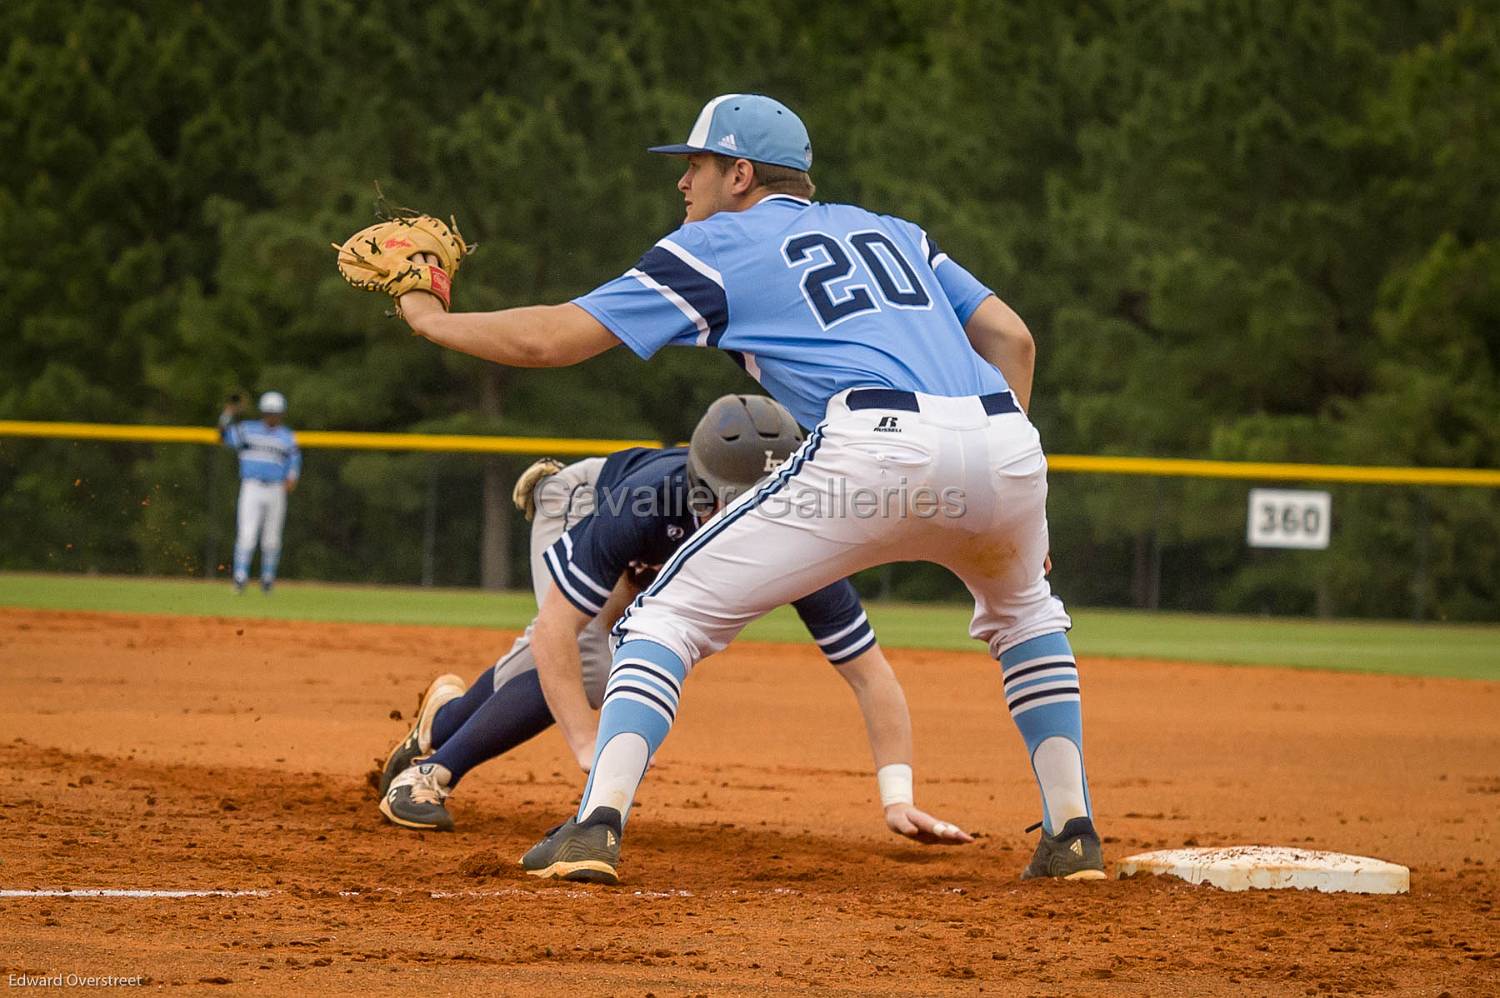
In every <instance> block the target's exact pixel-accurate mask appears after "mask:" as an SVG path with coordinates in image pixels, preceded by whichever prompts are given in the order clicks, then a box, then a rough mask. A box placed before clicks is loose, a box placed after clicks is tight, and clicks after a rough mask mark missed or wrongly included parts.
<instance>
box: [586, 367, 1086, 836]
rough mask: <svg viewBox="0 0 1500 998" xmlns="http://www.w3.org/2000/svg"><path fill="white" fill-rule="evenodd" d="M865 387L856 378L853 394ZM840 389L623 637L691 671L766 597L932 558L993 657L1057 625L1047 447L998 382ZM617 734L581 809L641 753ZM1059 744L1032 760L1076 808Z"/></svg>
mask: <svg viewBox="0 0 1500 998" xmlns="http://www.w3.org/2000/svg"><path fill="white" fill-rule="evenodd" d="M865 391H867V390H862V389H855V390H854V392H858V393H861V395H860V396H859V397H858V402H859V404H860V405H864V404H865V403H866V402H867V400H868V399H869V397H870V396H868V395H864V394H863V392H865ZM851 394H852V393H851V392H848V391H846V392H842V393H840V394H838V395H836V396H834V397H833V399H832V400H831V401H830V402H829V406H828V410H827V417H826V418H825V420H824V422H823V423H822V424H821V425H820V426H819V428H818V429H816V430H814V431H813V433H812V434H811V435H810V436H809V437H808V440H807V442H806V443H805V444H804V445H803V447H802V449H801V450H799V451H798V452H797V453H796V454H794V455H793V456H792V457H791V458H790V459H789V460H788V461H787V462H786V463H785V464H783V465H782V466H781V468H780V469H779V470H778V472H777V473H776V474H775V475H773V476H772V478H771V479H770V480H769V481H768V482H767V483H766V484H765V485H763V486H761V487H760V488H759V489H757V490H756V491H755V492H752V493H749V494H746V495H744V496H741V497H740V498H739V499H738V500H736V501H735V502H734V503H733V504H732V505H730V506H729V508H727V509H726V510H724V511H723V512H721V513H720V514H719V515H718V516H717V517H715V518H714V519H713V520H711V521H709V523H708V524H706V525H704V527H703V528H702V529H701V530H700V531H699V532H698V533H697V534H696V535H695V536H694V537H693V538H692V539H691V540H690V541H689V542H688V543H687V544H685V545H683V547H682V548H680V549H679V550H678V552H677V554H676V555H674V557H673V558H672V559H671V560H670V561H668V563H667V564H666V565H665V566H664V567H663V569H662V571H661V574H660V576H659V577H658V580H657V582H656V583H655V584H653V585H652V586H651V587H650V588H649V589H647V590H646V592H645V593H644V594H643V595H642V596H641V597H640V598H639V599H638V600H637V601H636V603H635V604H634V605H632V607H631V608H630V610H629V611H628V612H627V614H626V616H625V617H624V618H623V619H622V620H621V623H620V625H619V630H620V632H621V640H622V642H623V641H629V640H632V639H646V640H649V641H654V642H656V643H658V644H661V645H663V646H665V647H666V648H667V649H668V650H670V651H671V652H673V653H674V654H675V655H676V656H677V657H678V658H679V659H681V660H682V661H683V662H684V663H686V664H687V666H688V667H689V668H691V667H692V666H693V664H694V663H696V662H698V661H700V660H701V659H703V658H705V657H706V656H708V655H712V654H713V653H714V652H716V651H719V650H720V649H722V648H724V647H725V646H726V645H728V644H729V643H730V642H731V641H732V640H733V639H734V637H735V635H737V634H738V633H739V632H740V630H741V629H742V628H743V627H744V626H745V625H746V624H748V623H750V622H751V621H753V620H755V619H756V618H758V617H760V616H761V615H763V614H765V613H767V612H768V611H770V610H772V609H774V608H775V607H778V606H780V605H781V604H783V603H787V602H790V601H791V600H793V599H796V598H797V597H800V596H804V595H806V594H807V593H809V592H812V591H814V590H816V589H818V588H820V587H821V586H824V585H827V584H828V583H830V582H833V581H834V580H836V579H841V578H844V577H845V576H848V575H852V574H853V573H855V572H857V571H860V570H862V569H865V568H870V567H873V566H875V565H881V564H885V563H887V562H895V561H930V562H936V563H937V564H939V565H943V566H945V567H947V568H949V569H950V570H952V571H953V572H954V573H955V574H956V575H957V576H958V577H959V578H960V579H961V580H963V583H964V585H965V586H967V587H968V589H969V592H970V593H972V594H973V596H974V616H973V620H972V623H971V625H970V628H969V633H970V634H971V635H972V636H973V637H975V638H978V639H979V640H981V641H984V642H986V643H987V644H988V645H989V650H990V654H991V656H992V657H994V658H996V659H998V658H999V657H1000V655H1001V653H1002V652H1004V651H1006V650H1007V649H1009V648H1011V647H1013V646H1015V645H1018V644H1021V643H1022V642H1024V641H1027V640H1030V639H1032V638H1036V637H1039V636H1041V635H1045V634H1052V633H1057V632H1061V631H1065V630H1067V629H1068V628H1069V627H1070V626H1071V621H1070V620H1069V618H1068V615H1067V613H1066V612H1064V610H1063V606H1062V603H1061V602H1060V601H1059V600H1057V599H1056V598H1055V597H1054V596H1053V595H1052V591H1051V587H1050V586H1049V585H1048V583H1047V579H1046V576H1045V573H1044V569H1043V566H1044V563H1045V561H1046V557H1047V552H1048V546H1049V545H1048V537H1047V516H1046V502H1047V462H1046V458H1045V456H1044V455H1043V452H1042V447H1041V440H1040V438H1039V436H1038V434H1037V431H1036V429H1035V428H1034V427H1033V426H1032V425H1031V423H1030V422H1029V421H1028V420H1027V418H1026V417H1025V415H1023V414H1021V413H1020V412H1019V411H1018V410H1017V409H1016V408H1015V407H1014V402H1013V400H1012V399H1011V398H1010V397H1009V395H1008V393H1005V398H1004V402H1005V406H1006V408H1008V409H1010V410H1011V411H1008V412H1002V413H998V414H996V415H990V414H989V413H988V412H987V411H986V409H985V405H984V403H983V402H982V401H981V399H979V398H977V397H961V398H945V397H939V396H929V395H922V394H915V395H912V394H910V393H906V394H907V397H908V398H910V399H914V400H915V402H916V404H917V406H918V408H919V411H915V412H913V411H908V410H905V409H897V408H890V409H883V408H857V409H851V408H850V405H849V396H850V395H851ZM1073 682H1076V680H1073ZM1073 698H1074V699H1076V693H1074V694H1073ZM620 742H621V745H620V748H621V751H620V752H618V753H616V752H613V751H610V752H606V753H605V754H604V755H602V756H601V758H600V759H599V762H598V767H596V771H595V773H594V780H593V783H592V785H591V788H590V793H589V797H588V800H587V801H586V802H585V803H584V806H583V807H582V808H581V809H580V814H581V815H587V814H589V813H590V812H591V811H592V810H593V808H594V807H596V806H601V805H602V806H606V807H615V808H617V809H619V810H621V813H622V814H623V813H624V810H625V809H626V808H628V807H629V802H630V800H631V798H632V797H633V796H634V787H635V785H636V781H637V780H638V779H639V777H640V775H641V774H642V773H643V771H644V769H645V764H646V760H647V756H648V754H649V750H648V747H647V745H646V743H645V742H644V740H642V739H639V738H636V739H621V740H620ZM1059 744H1060V745H1061V744H1062V743H1061V740H1059ZM627 746H629V748H628V749H627ZM1062 747H1063V749H1064V756H1065V757H1063V758H1057V759H1050V758H1049V759H1042V758H1039V760H1038V762H1039V765H1041V766H1043V767H1045V768H1046V769H1048V770H1051V771H1052V773H1053V774H1055V775H1047V776H1044V781H1045V780H1047V779H1051V780H1053V781H1055V782H1059V783H1060V784H1062V785H1064V786H1065V787H1066V788H1067V789H1066V795H1067V797H1068V798H1069V810H1072V811H1075V813H1085V812H1084V804H1083V800H1084V793H1085V791H1084V789H1083V785H1082V771H1081V760H1080V759H1079V757H1078V755H1077V752H1076V750H1075V749H1073V748H1072V747H1071V746H1065V745H1063V746H1062ZM611 748H613V746H611ZM1074 774H1076V775H1074ZM621 791H623V793H622V792H621ZM621 805H624V807H621Z"/></svg>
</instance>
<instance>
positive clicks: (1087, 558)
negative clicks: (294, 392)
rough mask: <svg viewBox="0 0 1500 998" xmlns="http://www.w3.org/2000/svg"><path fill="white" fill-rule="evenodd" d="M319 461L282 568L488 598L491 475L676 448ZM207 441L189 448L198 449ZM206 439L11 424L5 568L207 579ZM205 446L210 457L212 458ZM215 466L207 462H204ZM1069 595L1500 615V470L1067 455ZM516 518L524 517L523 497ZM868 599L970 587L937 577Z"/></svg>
mask: <svg viewBox="0 0 1500 998" xmlns="http://www.w3.org/2000/svg"><path fill="white" fill-rule="evenodd" d="M297 439H298V442H299V444H300V445H301V446H302V447H303V448H304V449H307V450H318V451H327V452H330V453H326V454H320V455H318V456H317V457H316V458H312V459H309V460H308V461H307V463H306V468H305V471H304V476H303V487H302V488H301V489H299V492H298V496H297V498H295V499H294V501H293V509H292V512H291V515H290V517H289V521H288V531H287V541H286V554H285V556H284V571H286V572H287V574H289V575H291V576H300V577H304V578H319V579H328V580H331V581H339V580H350V581H353V580H358V581H376V582H396V583H399V582H420V583H423V584H427V585H432V584H443V585H468V584H477V583H478V582H479V581H480V580H479V573H478V568H477V565H478V560H479V555H478V551H479V550H480V548H481V546H482V545H483V544H485V543H489V544H491V545H493V544H494V543H495V542H496V540H497V536H496V535H497V534H498V535H500V536H499V538H498V539H499V540H500V541H501V542H502V545H501V546H502V547H504V548H505V549H506V552H507V553H506V554H505V556H504V560H505V563H506V565H507V567H508V569H509V571H508V572H507V573H504V574H505V575H506V576H507V577H506V578H504V579H502V580H501V581H502V582H509V583H511V584H515V585H519V584H521V583H523V582H524V580H525V572H526V567H525V565H526V552H525V548H526V545H525V544H524V543H523V542H522V541H521V538H524V530H525V525H524V523H523V522H522V521H520V520H519V518H518V517H516V516H514V515H512V514H511V512H510V511H509V510H508V509H507V510H505V511H504V513H503V516H502V517H500V520H502V521H503V522H499V521H497V514H496V511H495V510H494V509H493V508H492V509H491V510H490V516H489V518H488V522H487V523H486V517H485V515H484V511H483V509H482V506H483V503H482V501H481V496H482V495H483V494H484V493H485V492H486V484H485V479H486V476H489V489H488V491H489V492H490V505H491V506H492V507H493V506H494V505H495V500H496V496H495V494H494V493H495V492H496V488H495V483H496V476H497V475H498V476H499V477H501V478H503V479H504V481H505V482H507V483H508V482H509V481H510V480H512V479H513V478H514V475H515V474H517V473H519V471H520V469H521V468H522V467H524V465H525V463H526V461H527V459H529V458H533V457H535V456H538V455H552V456H556V457H561V458H572V457H586V456H593V455H600V454H607V453H610V452H612V451H615V450H619V449H621V448H624V447H631V446H656V445H659V444H660V441H647V440H620V439H571V438H569V439H561V438H549V437H514V436H479V435H456V434H442V435H439V434H421V433H358V432H344V431H309V430H304V431H298V434H297ZM184 444H186V445H199V446H197V447H191V446H190V447H186V448H184V447H182V446H180V445H184ZM217 444H218V434H217V432H216V431H215V430H214V429H212V428H208V427H190V426H135V425H122V424H100V423H73V422H30V421H18V420H0V486H3V497H0V540H3V541H4V542H5V543H4V550H3V551H0V568H7V569H55V570H72V571H112V572H114V571H125V572H131V571H139V572H152V573H156V574H202V575H205V576H213V575H215V574H220V573H222V571H223V567H222V566H223V564H224V562H226V561H227V560H228V556H229V550H228V547H229V545H230V544H232V534H233V522H232V521H233V501H234V498H233V497H234V490H235V487H236V486H235V468H234V461H233V457H232V455H230V454H229V453H228V452H226V451H223V450H222V449H221V448H217V447H216V446H215V445H217ZM205 445H207V446H205ZM205 455H206V457H205ZM1048 460H1049V467H1050V469H1051V471H1052V472H1053V477H1052V483H1051V492H1052V495H1051V500H1050V504H1049V515H1050V519H1051V525H1052V543H1053V554H1054V562H1055V563H1056V564H1057V566H1058V571H1057V572H1056V573H1055V576H1054V585H1055V586H1056V587H1057V588H1058V590H1059V591H1060V593H1061V594H1062V595H1064V596H1065V597H1066V598H1068V599H1069V600H1070V601H1073V602H1077V603H1079V604H1080V605H1095V606H1112V605H1113V606H1139V607H1146V608H1152V609H1156V608H1165V609H1178V610H1217V611H1230V612H1247V611H1248V612H1268V613H1286V614H1308V615H1335V614H1336V615H1346V616H1347V615H1357V616H1409V617H1412V618H1415V619H1432V618H1437V619H1444V618H1451V619H1466V620H1497V619H1500V592H1497V588H1500V582H1497V579H1500V536H1497V524H1500V470H1491V469H1474V468H1410V467H1371V466H1353V465H1320V464H1291V463H1266V462H1240V461H1208V460H1183V459H1162V458H1149V457H1124V456H1085V455H1073V454H1054V455H1049V459H1048ZM1252 486H1277V487H1284V488H1292V487H1306V486H1317V487H1318V489H1320V490H1322V491H1326V492H1329V493H1330V494H1331V496H1332V521H1333V529H1332V535H1331V537H1330V542H1329V547H1328V548H1327V549H1326V550H1316V551H1314V550H1277V549H1256V548H1251V547H1249V546H1247V542H1246V526H1247V525H1246V517H1247V513H1248V511H1247V490H1248V488H1249V487H1252ZM507 505H508V504H507ZM860 582H861V588H862V589H866V590H876V591H878V592H879V593H880V594H882V595H894V596H900V597H906V598H913V599H924V598H943V597H948V596H958V595H961V590H959V589H958V588H957V584H956V582H955V581H954V580H952V579H951V577H949V576H948V575H947V574H946V573H944V572H941V571H940V570H936V569H934V568H932V567H931V566H917V565H910V566H898V567H896V568H889V569H882V570H876V571H875V572H873V573H871V574H869V575H867V576H864V577H862V578H861V580H860Z"/></svg>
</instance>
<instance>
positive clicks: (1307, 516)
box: [1245, 489, 1333, 551]
mask: <svg viewBox="0 0 1500 998" xmlns="http://www.w3.org/2000/svg"><path fill="white" fill-rule="evenodd" d="M1332 510H1333V496H1332V495H1330V494H1329V493H1327V492H1315V491H1310V490H1305V489H1251V490H1250V519H1249V522H1248V524H1247V525H1246V529H1245V539H1246V540H1247V541H1248V542H1249V544H1250V546H1251V547H1253V548H1301V549H1303V550H1311V551H1320V550H1322V549H1324V548H1326V547H1328V533H1329V522H1330V521H1331V520H1332V519H1333V516H1332Z"/></svg>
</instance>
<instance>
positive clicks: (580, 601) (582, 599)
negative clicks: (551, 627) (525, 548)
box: [542, 544, 604, 617]
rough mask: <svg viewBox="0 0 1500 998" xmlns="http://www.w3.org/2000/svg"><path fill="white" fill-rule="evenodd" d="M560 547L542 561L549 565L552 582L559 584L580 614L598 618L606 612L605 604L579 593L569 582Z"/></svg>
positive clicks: (552, 547) (548, 552) (559, 588)
mask: <svg viewBox="0 0 1500 998" xmlns="http://www.w3.org/2000/svg"><path fill="white" fill-rule="evenodd" d="M557 548H558V545H556V544H554V545H552V546H551V547H550V548H548V549H547V553H546V554H545V555H544V556H543V558H542V560H543V561H545V562H546V563H547V571H548V572H549V573H550V574H551V576H552V581H553V582H555V583H556V584H557V590H558V592H560V593H562V594H563V597H564V598H565V599H566V600H567V601H568V602H569V603H572V604H573V606H575V607H576V608H577V609H578V612H579V613H586V614H588V615H589V616H590V617H597V616H599V614H600V613H601V612H602V611H603V610H604V606H603V604H598V603H595V602H594V601H593V600H591V599H589V598H588V597H586V596H585V595H584V594H583V593H581V592H579V591H578V589H577V588H576V587H574V585H573V584H572V583H571V582H569V581H568V575H567V572H566V571H564V569H563V563H562V559H561V558H560V557H559V555H558V550H557Z"/></svg>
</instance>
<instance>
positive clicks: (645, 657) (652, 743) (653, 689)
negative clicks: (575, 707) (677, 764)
mask: <svg viewBox="0 0 1500 998" xmlns="http://www.w3.org/2000/svg"><path fill="white" fill-rule="evenodd" d="M686 679H687V666H686V665H684V664H683V662H682V659H680V658H678V657H677V656H676V655H675V654H673V653H672V652H671V651H669V650H668V649H667V648H666V647H665V646H663V645H659V644H657V643H656V642H654V641H644V640H634V641H626V642H625V643H623V644H622V645H620V647H618V648H616V649H615V661H614V666H613V669H612V670H611V672H610V674H609V685H608V686H606V687H605V689H604V709H603V710H602V711H601V712H600V714H599V735H598V738H597V740H596V742H595V749H594V765H593V767H592V768H591V769H590V770H589V782H588V786H587V787H585V788H584V791H583V802H582V803H581V804H580V805H579V807H578V820H579V821H582V820H583V819H584V818H586V817H588V815H589V814H591V813H592V812H593V810H594V808H596V807H612V808H614V809H615V810H616V811H619V812H620V820H621V821H622V822H623V821H624V820H625V819H626V818H627V817H628V816H629V813H630V805H631V803H632V802H633V801H634V800H635V791H636V788H637V787H639V786H640V783H641V777H643V776H645V775H646V767H647V766H649V765H650V764H651V757H652V756H653V755H655V754H656V750H657V749H659V748H661V743H662V742H664V741H666V738H667V732H668V731H671V730H672V721H673V720H675V719H676V717H677V702H678V700H679V698H681V696H682V684H683V682H684V680H686Z"/></svg>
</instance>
